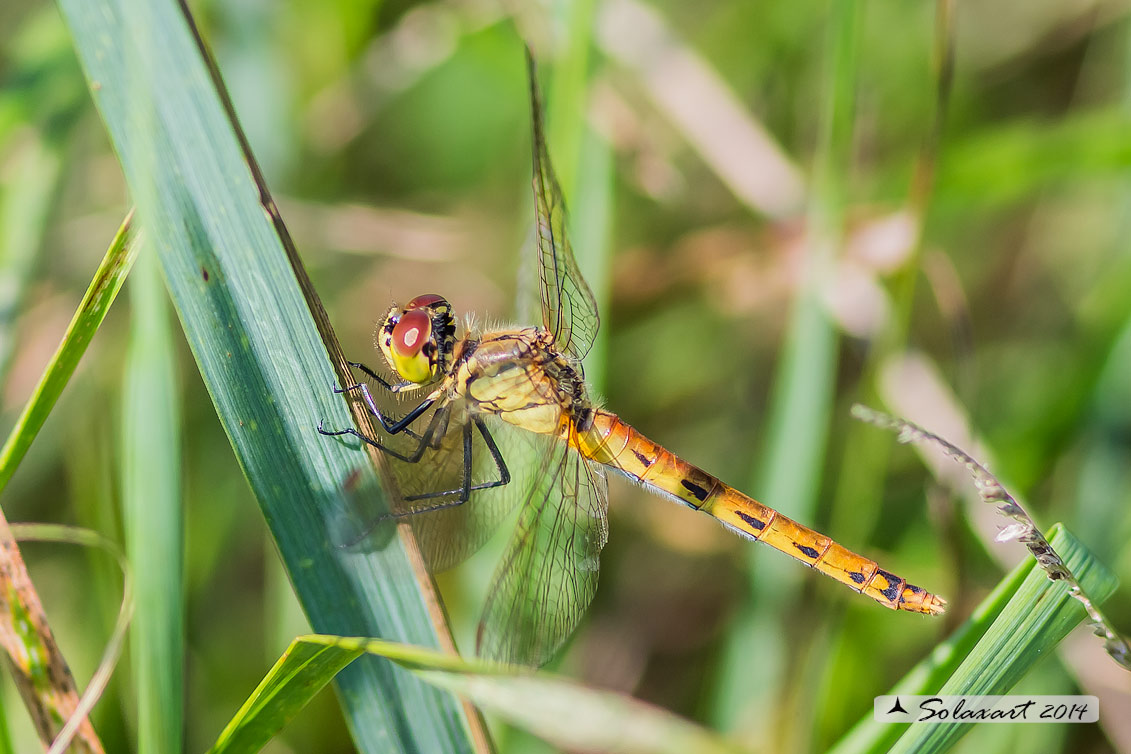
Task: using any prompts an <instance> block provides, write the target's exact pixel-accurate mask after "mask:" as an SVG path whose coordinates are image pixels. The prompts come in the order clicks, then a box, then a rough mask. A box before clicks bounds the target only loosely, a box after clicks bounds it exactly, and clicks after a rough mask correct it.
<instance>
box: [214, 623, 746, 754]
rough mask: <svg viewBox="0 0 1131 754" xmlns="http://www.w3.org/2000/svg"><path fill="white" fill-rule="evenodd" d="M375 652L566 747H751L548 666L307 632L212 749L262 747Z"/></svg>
mask: <svg viewBox="0 0 1131 754" xmlns="http://www.w3.org/2000/svg"><path fill="white" fill-rule="evenodd" d="M365 652H368V653H371V654H375V655H378V656H381V657H385V658H388V659H390V660H392V661H393V662H395V663H398V664H399V665H401V666H403V667H405V668H408V669H410V670H412V671H413V672H415V673H416V674H417V675H419V676H420V677H421V678H423V679H425V680H426V681H428V682H429V683H433V684H436V685H437V686H439V687H440V688H444V689H447V690H449V691H452V692H453V693H456V694H460V695H461V696H464V697H466V698H468V699H469V700H470V701H472V702H473V703H474V704H475V705H476V706H478V707H479V708H481V709H483V710H486V711H489V712H493V713H495V714H496V715H498V716H499V717H501V718H503V719H505V720H507V721H508V722H510V723H511V724H513V725H516V726H518V727H521V728H523V729H525V730H527V731H529V732H531V733H533V734H534V735H536V736H539V737H540V738H543V739H545V740H546V741H548V742H550V743H551V744H553V745H554V746H556V747H558V748H561V749H564V750H569V751H617V752H649V753H651V754H684V752H692V751H693V752H697V753H701V754H714V753H715V752H718V753H719V754H722V753H723V752H738V751H742V749H740V748H739V747H737V746H735V745H734V744H733V743H732V742H730V741H727V740H725V739H723V738H720V737H719V736H718V735H717V734H715V733H712V732H711V731H709V730H706V729H705V728H701V727H700V726H698V725H695V724H694V723H691V722H688V721H687V720H684V719H682V718H680V717H677V716H676V715H673V714H671V713H669V712H665V711H663V710H661V709H659V708H657V707H653V706H652V705H649V704H644V703H643V702H640V701H637V700H635V699H632V698H631V697H627V696H624V695H622V694H617V693H613V692H609V691H600V690H597V689H592V688H587V687H585V686H582V685H580V684H578V683H575V682H573V681H569V680H567V679H564V678H559V677H555V676H553V675H550V674H547V673H535V674H530V673H521V674H517V675H515V674H512V673H510V672H509V671H507V670H506V669H501V668H500V667H499V666H497V665H490V664H487V663H484V662H481V661H477V660H472V661H467V660H462V659H460V658H458V657H453V656H452V655H448V654H443V653H439V652H435V651H433V650H429V649H426V648H423V647H416V646H410V645H404V644H396V643H393V642H386V641H372V640H369V639H352V638H341V637H337V636H302V637H299V638H297V639H295V640H294V642H292V643H291V646H290V647H289V648H288V649H287V651H286V652H285V653H284V654H283V656H282V657H281V658H280V659H279V661H278V662H277V663H275V666H274V667H273V668H272V669H271V672H270V673H269V674H268V675H267V677H266V678H265V679H264V680H263V682H262V683H261V684H260V685H259V687H258V688H257V689H256V690H255V692H254V693H253V694H252V696H251V698H250V699H248V701H247V703H246V704H244V706H243V707H242V708H241V710H240V712H239V714H237V715H236V717H235V718H233V720H232V722H231V723H229V725H228V727H227V728H226V729H225V730H224V734H223V735H222V736H221V738H220V740H219V741H218V742H217V744H216V746H214V747H213V748H212V749H211V750H210V754H237V753H238V754H246V753H248V752H254V751H258V748H259V747H260V746H262V745H263V744H264V743H265V742H266V741H267V740H268V739H269V738H270V736H271V735H273V734H274V733H275V732H276V731H278V730H279V729H280V728H282V726H283V725H285V724H286V722H287V721H288V720H289V719H290V718H291V717H293V716H294V715H295V714H296V713H297V712H298V711H299V709H301V707H302V706H303V705H304V704H305V703H306V702H307V701H308V700H309V699H310V698H311V697H312V696H313V695H314V694H315V693H317V691H318V689H320V688H322V687H323V686H324V685H325V684H327V683H329V681H330V679H331V678H332V677H333V675H334V673H336V672H337V671H338V670H339V669H340V668H342V667H345V666H346V665H348V664H349V663H350V662H352V661H353V660H354V659H355V658H356V657H357V656H358V655H360V654H362V653H365Z"/></svg>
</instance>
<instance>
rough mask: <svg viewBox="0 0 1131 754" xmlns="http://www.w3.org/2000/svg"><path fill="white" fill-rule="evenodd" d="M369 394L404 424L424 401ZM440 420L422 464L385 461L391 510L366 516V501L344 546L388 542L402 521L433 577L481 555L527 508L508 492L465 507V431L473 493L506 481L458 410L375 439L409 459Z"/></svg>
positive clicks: (479, 495)
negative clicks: (517, 511) (511, 516)
mask: <svg viewBox="0 0 1131 754" xmlns="http://www.w3.org/2000/svg"><path fill="white" fill-rule="evenodd" d="M371 392H372V394H373V397H374V399H375V400H376V402H377V404H378V407H379V408H380V409H381V411H382V412H385V413H386V415H388V416H391V417H399V416H404V415H405V414H406V413H408V411H410V410H411V409H412V408H413V407H414V406H415V403H416V402H419V400H420V398H419V397H415V398H414V399H413V398H409V397H407V396H404V395H392V394H390V393H389V392H388V391H386V390H384V389H382V388H380V387H379V386H373V388H372V391H371ZM437 414H445V415H444V416H441V417H440V419H439V420H438V421H436V422H435V425H434V438H435V442H434V443H432V447H427V448H425V450H424V452H423V454H422V455H421V457H420V459H419V460H418V461H417V462H415V463H409V462H406V461H404V460H402V459H399V458H397V457H396V456H394V455H392V454H391V453H388V452H383V453H382V454H381V455H382V459H381V460H382V464H381V466H382V473H383V476H384V478H385V481H386V486H387V487H388V488H391V492H392V498H393V500H392V503H391V508H392V510H391V511H376V510H372V509H364V510H362V508H363V506H364V505H365V502H366V500H365V499H359V500H358V501H357V506H356V507H357V508H358V509H359V510H358V511H356V512H355V513H354V515H353V516H352V517H351V518H352V519H353V522H352V523H351V525H350V531H348V532H346V533H345V534H344V535H343V536H342V539H343V540H344V542H343V543H344V544H347V545H353V544H356V543H360V542H380V541H382V540H383V539H384V536H385V535H387V534H388V532H386V531H385V530H386V529H389V530H391V529H392V527H393V526H394V525H395V523H396V522H397V521H408V523H409V524H410V525H411V526H412V530H413V533H414V535H415V536H416V539H417V542H418V544H419V545H420V549H421V552H422V553H423V555H424V559H425V561H426V562H427V563H428V567H429V569H431V570H432V571H443V570H446V569H448V568H451V567H452V566H455V565H458V564H459V563H461V562H463V561H464V560H466V559H467V558H468V557H470V556H471V555H472V554H474V553H475V552H476V551H477V550H479V548H480V547H482V546H483V545H484V544H485V543H486V541H487V540H488V539H489V538H490V537H491V534H492V533H493V532H494V531H495V530H496V529H497V528H498V526H499V524H500V523H501V522H502V521H503V519H505V518H506V517H507V515H508V513H510V512H511V511H512V510H514V507H515V505H517V503H518V502H520V501H521V500H522V496H521V495H520V494H516V492H515V491H514V490H509V489H507V488H508V487H510V486H511V485H503V486H500V487H493V488H489V489H480V490H475V491H473V492H472V493H471V495H470V499H469V500H468V501H467V502H466V503H462V504H459V499H460V490H461V489H462V487H463V484H464V474H465V463H466V461H465V446H464V433H465V431H466V429H470V430H471V432H470V434H471V483H472V485H473V486H477V485H484V484H486V483H489V482H492V481H495V480H498V479H499V478H500V477H499V470H498V467H497V465H496V463H495V461H494V459H493V458H492V456H491V453H490V450H489V448H488V446H487V444H486V442H485V440H484V438H483V436H482V434H480V432H479V430H478V429H477V428H476V427H475V426H474V424H473V423H471V417H470V416H469V415H468V413H467V411H466V409H465V408H463V407H462V405H460V404H458V403H456V404H453V403H448V402H445V403H441V404H440V405H438V406H437V407H435V408H433V409H431V410H429V411H428V412H427V413H425V414H424V415H423V416H421V417H420V418H419V419H418V420H416V421H415V422H413V423H412V425H411V427H410V428H409V430H410V432H404V433H401V434H398V435H389V434H387V433H386V432H383V431H382V430H381V429H380V425H377V432H378V437H377V439H378V440H379V441H380V443H381V445H382V446H383V447H384V448H386V449H388V450H389V451H392V452H393V453H397V454H399V455H403V456H411V455H412V454H413V453H414V452H415V451H416V450H417V449H418V448H419V446H420V442H421V437H422V436H423V435H425V434H426V432H427V430H428V428H429V427H430V426H433V421H434V420H435V419H436V416H437ZM487 419H488V420H489V419H491V417H487ZM374 424H376V422H374ZM493 426H495V427H496V428H500V427H502V422H498V421H496V422H493ZM465 428H466V429H465ZM496 431H497V429H496ZM488 432H491V429H488ZM437 493H446V494H437ZM390 512H391V513H392V515H393V517H392V518H390V517H389V513H390Z"/></svg>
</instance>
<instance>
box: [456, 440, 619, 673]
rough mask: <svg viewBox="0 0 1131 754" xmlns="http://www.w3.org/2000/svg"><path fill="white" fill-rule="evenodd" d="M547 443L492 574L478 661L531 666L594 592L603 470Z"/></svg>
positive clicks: (604, 493) (601, 537) (553, 646)
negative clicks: (542, 457) (503, 554)
mask: <svg viewBox="0 0 1131 754" xmlns="http://www.w3.org/2000/svg"><path fill="white" fill-rule="evenodd" d="M540 439H544V440H545V441H546V442H547V443H550V446H549V448H548V449H547V452H546V455H545V458H544V460H543V463H542V465H541V467H540V469H539V471H538V472H537V473H536V474H535V476H534V478H533V480H532V481H533V483H532V484H531V485H530V486H529V488H528V492H527V496H526V500H525V502H524V504H523V506H522V508H521V511H520V513H519V520H518V525H517V527H516V529H515V533H514V535H513V537H512V538H511V542H510V544H509V546H508V547H507V552H506V555H505V556H504V558H503V560H502V562H501V563H500V564H499V568H498V570H497V571H496V573H495V578H494V581H493V585H492V588H491V592H490V594H489V596H488V597H487V604H486V606H485V607H484V610H483V619H482V621H481V622H480V624H479V636H478V640H477V645H478V647H477V649H478V653H479V655H480V656H482V657H487V658H490V659H494V660H499V661H502V662H506V663H510V664H519V665H527V666H532V667H538V666H540V665H543V664H545V663H546V661H547V660H549V659H550V657H551V656H553V654H554V652H555V651H556V650H557V649H558V647H560V646H561V644H562V642H564V641H565V640H566V638H568V637H569V635H570V634H571V633H573V630H574V629H575V628H576V627H577V624H578V622H579V621H580V620H581V616H582V615H583V614H584V612H585V609H586V608H587V607H588V606H589V603H590V602H591V601H592V599H593V595H594V594H595V593H596V591H597V571H598V567H599V564H600V555H601V548H602V547H604V545H605V540H606V539H607V538H608V487H607V484H606V480H605V474H604V471H603V470H602V469H601V468H600V467H599V466H596V465H593V464H590V463H589V462H588V461H587V460H585V459H584V458H583V457H582V456H581V455H579V454H578V453H577V451H576V450H574V449H573V448H571V447H570V446H569V444H567V443H565V442H561V441H552V440H551V439H550V438H540Z"/></svg>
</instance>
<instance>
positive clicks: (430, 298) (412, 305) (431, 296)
mask: <svg viewBox="0 0 1131 754" xmlns="http://www.w3.org/2000/svg"><path fill="white" fill-rule="evenodd" d="M436 304H443V305H444V306H447V305H448V302H447V301H446V300H444V297H443V296H440V295H437V294H435V293H425V294H424V295H423V296H417V297H416V298H414V299H413V300H412V301H409V302H408V304H406V305H405V309H406V310H408V309H424V308H426V307H429V306H435V305H436Z"/></svg>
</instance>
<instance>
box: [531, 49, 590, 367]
mask: <svg viewBox="0 0 1131 754" xmlns="http://www.w3.org/2000/svg"><path fill="white" fill-rule="evenodd" d="M526 62H527V67H528V69H529V75H530V103H531V110H532V111H533V112H532V116H531V122H532V124H533V134H532V142H533V149H534V210H535V216H536V220H537V242H538V261H539V272H540V275H539V277H540V288H541V293H542V324H543V325H544V326H545V328H546V329H547V330H548V331H550V332H551V333H552V334H553V336H554V340H555V341H556V342H557V344H558V347H559V348H560V349H561V350H562V352H563V353H567V354H569V355H570V356H572V357H574V358H575V359H577V360H578V361H581V359H582V358H584V357H585V354H587V353H589V349H590V348H591V347H592V346H593V339H594V338H595V337H597V328H598V327H599V326H600V324H601V319H600V317H599V316H598V314H597V302H596V300H595V299H594V298H593V292H592V291H590V290H589V286H588V285H587V284H586V282H585V279H584V278H583V277H581V271H580V270H579V269H578V268H577V260H575V259H574V258H573V249H571V248H570V245H569V239H568V238H567V236H566V207H565V200H564V199H563V198H562V190H561V187H560V186H558V179H557V177H556V176H555V175H554V167H553V165H551V164H550V154H549V151H548V150H547V149H546V137H545V133H544V129H543V123H542V101H541V97H540V96H539V94H538V79H537V76H536V71H535V66H534V58H533V56H532V55H531V54H530V49H529V48H527V50H526Z"/></svg>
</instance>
